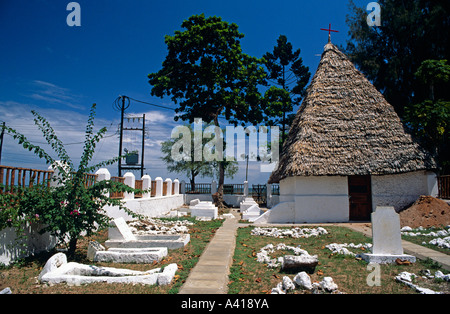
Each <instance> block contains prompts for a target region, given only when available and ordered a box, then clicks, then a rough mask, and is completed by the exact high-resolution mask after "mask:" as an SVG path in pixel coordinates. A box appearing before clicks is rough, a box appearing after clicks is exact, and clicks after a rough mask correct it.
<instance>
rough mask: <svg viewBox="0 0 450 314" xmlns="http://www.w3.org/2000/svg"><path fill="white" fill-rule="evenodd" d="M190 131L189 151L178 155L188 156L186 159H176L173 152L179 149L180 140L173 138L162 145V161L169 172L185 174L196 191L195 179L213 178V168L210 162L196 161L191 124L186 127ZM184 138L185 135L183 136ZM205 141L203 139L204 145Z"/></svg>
mask: <svg viewBox="0 0 450 314" xmlns="http://www.w3.org/2000/svg"><path fill="white" fill-rule="evenodd" d="M185 127H186V128H188V130H189V136H190V138H189V139H184V138H183V140H188V141H189V142H190V144H189V146H188V147H189V148H190V150H189V151H181V152H176V153H183V154H186V158H181V159H179V160H178V159H176V158H174V156H173V155H174V153H173V150H174V149H177V147H176V144H177V143H178V142H179V141H180V139H179V138H171V139H169V140H167V141H165V142H163V143H162V144H161V152H162V153H163V157H161V159H162V160H163V161H164V163H165V164H166V166H167V170H169V171H170V172H175V173H180V174H184V175H186V176H187V177H188V178H189V181H190V183H191V188H192V189H195V178H196V177H197V176H201V177H206V176H212V174H213V173H212V168H211V165H210V163H209V162H206V161H205V160H204V159H203V160H202V161H195V160H194V158H193V156H194V148H195V145H194V131H193V129H192V126H191V125H190V124H186V125H185ZM183 136H184V135H183ZM204 143H205V140H204V139H203V144H204ZM179 149H180V150H183V149H187V148H186V147H185V146H181V147H179Z"/></svg>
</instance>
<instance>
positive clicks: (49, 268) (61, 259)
mask: <svg viewBox="0 0 450 314" xmlns="http://www.w3.org/2000/svg"><path fill="white" fill-rule="evenodd" d="M64 264H67V256H66V254H64V253H56V254H55V255H53V256H52V257H50V258H49V259H48V260H47V262H46V263H45V265H44V268H42V270H41V273H40V274H39V277H38V280H41V278H42V276H44V275H45V274H47V273H51V272H53V271H55V270H57V269H58V268H59V267H61V266H62V265H64Z"/></svg>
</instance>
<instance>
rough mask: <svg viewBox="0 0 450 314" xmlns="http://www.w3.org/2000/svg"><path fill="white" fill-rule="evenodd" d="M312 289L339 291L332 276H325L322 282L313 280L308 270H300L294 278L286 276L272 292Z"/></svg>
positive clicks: (282, 292)
mask: <svg viewBox="0 0 450 314" xmlns="http://www.w3.org/2000/svg"><path fill="white" fill-rule="evenodd" d="M296 289H298V290H303V291H310V292H312V293H316V294H318V293H321V292H329V293H339V291H338V285H337V284H336V283H335V282H334V280H333V278H331V277H324V278H323V280H322V281H321V282H314V283H312V282H311V277H309V275H308V274H307V273H306V272H304V271H303V272H299V273H298V274H297V275H295V277H294V280H292V279H291V278H289V277H288V276H284V277H283V280H282V281H281V282H280V283H278V284H277V286H276V287H275V288H272V291H271V294H286V293H287V292H289V291H291V290H296Z"/></svg>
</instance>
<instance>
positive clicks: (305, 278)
mask: <svg viewBox="0 0 450 314" xmlns="http://www.w3.org/2000/svg"><path fill="white" fill-rule="evenodd" d="M294 282H295V283H296V284H297V286H298V287H299V288H300V289H307V290H311V289H312V288H313V286H312V283H311V277H309V275H308V274H307V273H306V272H304V271H302V272H300V273H298V274H297V275H295V277H294Z"/></svg>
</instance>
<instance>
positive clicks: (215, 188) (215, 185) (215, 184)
mask: <svg viewBox="0 0 450 314" xmlns="http://www.w3.org/2000/svg"><path fill="white" fill-rule="evenodd" d="M216 193H217V182H216V181H214V180H213V182H212V183H211V194H216Z"/></svg>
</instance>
